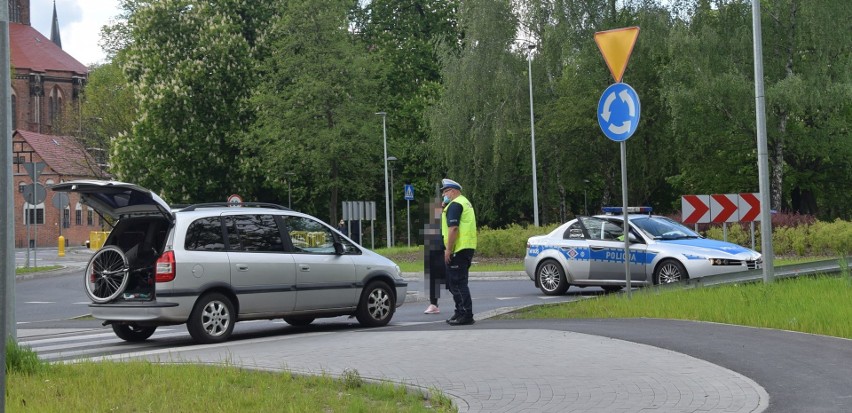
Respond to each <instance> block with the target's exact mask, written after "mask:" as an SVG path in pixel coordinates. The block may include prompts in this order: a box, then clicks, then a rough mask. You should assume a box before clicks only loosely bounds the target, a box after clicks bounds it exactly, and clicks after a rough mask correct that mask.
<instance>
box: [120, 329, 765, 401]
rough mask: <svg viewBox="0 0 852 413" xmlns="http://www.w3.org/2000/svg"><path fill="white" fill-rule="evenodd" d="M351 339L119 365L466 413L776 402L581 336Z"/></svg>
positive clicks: (460, 332) (685, 361) (644, 350)
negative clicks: (183, 368) (385, 388)
mask: <svg viewBox="0 0 852 413" xmlns="http://www.w3.org/2000/svg"><path fill="white" fill-rule="evenodd" d="M484 323H486V322H482V324H484ZM482 327H484V326H482ZM343 334H344V335H343V336H341V333H339V332H337V333H328V332H317V333H300V334H293V335H287V336H276V337H265V338H259V339H252V340H244V341H234V342H227V343H222V344H215V345H205V346H193V347H189V348H187V349H186V350H181V349H180V348H171V349H163V350H155V351H150V352H143V353H136V354H133V355H129V356H128V355H124V356H121V357H119V358H121V359H124V358H127V357H135V358H136V357H138V358H146V359H150V360H156V361H161V362H191V363H199V362H200V363H225V364H236V365H240V366H244V367H248V368H257V369H263V370H281V371H283V370H288V371H293V372H297V373H309V374H328V375H333V376H340V375H343V374H344V373H345V372H347V371H357V372H358V374H359V375H360V376H361V377H363V378H366V379H373V380H390V381H392V382H396V383H403V384H406V385H409V386H412V387H415V388H420V389H423V390H426V391H428V390H429V389H439V390H440V391H442V392H443V393H444V394H446V395H448V396H450V397H452V398H453V399H454V401H455V403H456V405H457V406H458V407H459V411H460V412H640V411H642V412H760V411H763V410H765V409H766V407H767V406H768V403H769V396H768V395H767V393H766V391H765V390H764V389H763V387H761V386H760V385H759V384H757V383H755V382H754V381H752V380H751V379H749V378H747V377H745V376H743V375H740V374H738V373H735V372H733V371H731V370H728V369H725V368H722V367H719V366H716V365H714V364H711V363H708V362H706V361H703V360H699V359H696V358H693V357H690V356H687V355H684V354H681V353H677V352H673V351H669V350H664V349H659V348H656V347H651V346H647V345H642V344H635V343H631V342H627V341H622V340H616V339H610V338H605V337H599V336H593V335H587V334H581V333H573V332H566V331H555V330H546V329H509V330H504V329H487V328H482V329H479V328H478V329H450V328H447V329H442V330H435V331H399V330H397V331H394V328H392V327H391V328H387V329H383V330H382V331H376V330H372V331H365V330H354V331H351V332H346V333H343ZM332 337H333V338H334V340H330V338H332ZM449 348H454V349H458V350H457V351H448V350H447V349H449ZM572 350H574V351H572Z"/></svg>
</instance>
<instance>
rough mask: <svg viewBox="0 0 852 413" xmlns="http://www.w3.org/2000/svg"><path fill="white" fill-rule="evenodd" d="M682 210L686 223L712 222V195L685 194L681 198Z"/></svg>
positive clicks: (683, 219)
mask: <svg viewBox="0 0 852 413" xmlns="http://www.w3.org/2000/svg"><path fill="white" fill-rule="evenodd" d="M681 211H683V215H682V217H681V219H682V221H683V223H684V224H706V223H708V222H710V195H684V196H683V197H682V198H681Z"/></svg>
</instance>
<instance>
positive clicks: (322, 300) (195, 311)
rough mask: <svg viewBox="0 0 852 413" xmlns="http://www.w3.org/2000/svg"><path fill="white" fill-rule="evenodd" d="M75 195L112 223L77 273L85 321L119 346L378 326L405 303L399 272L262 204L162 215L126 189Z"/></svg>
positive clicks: (332, 233)
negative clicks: (281, 324) (257, 324)
mask: <svg viewBox="0 0 852 413" xmlns="http://www.w3.org/2000/svg"><path fill="white" fill-rule="evenodd" d="M52 189H53V190H54V191H57V192H75V193H78V194H80V198H81V201H82V202H83V203H85V204H87V205H89V206H91V207H92V208H94V209H95V210H96V211H97V212H98V213H99V214H101V215H103V216H104V217H105V218H107V221H109V222H112V223H113V225H114V227H113V229H112V231H110V234H109V236H108V237H107V239H106V241H105V243H104V246H103V248H101V249H99V250H98V251H97V252H96V253H95V254H94V255H93V256H92V258H91V259H90V260H89V264H88V266H87V267H86V272H85V274H84V276H85V280H84V284H85V289H86V294H87V295H88V296H89V298H90V299H91V300H92V304H89V307H90V308H91V311H92V316H93V317H95V318H98V319H102V320H104V324H105V325H107V324H108V325H112V328H113V331H114V332H115V334H116V335H117V336H118V337H120V338H122V339H124V340H127V341H143V340H146V339H148V338H149V337H151V335H152V334H154V331H155V330H156V328H157V327H158V326H163V325H175V324H184V323H186V325H187V329H188V330H189V333H190V334H191V335H192V337H193V339H195V340H196V341H197V342H201V343H215V342H221V341H225V340H227V339H228V337H229V336H230V335H231V333H232V331H233V329H234V323H235V322H237V321H245V320H259V319H276V318H283V319H284V321H286V322H287V323H289V324H291V325H296V326H304V325H308V324H310V323H311V322H313V321H314V320H315V319H317V318H324V317H338V316H346V315H348V316H354V317H355V318H357V320H358V322H359V323H360V324H361V325H364V326H368V327H378V326H384V325H386V324H388V322H390V320H391V318H392V317H393V314H394V312H395V310H396V308H397V307H399V306H401V305H402V304H403V303H404V302H405V295H406V290H407V283H406V282H405V280H403V278H402V273H401V271H400V269H399V266H398V265H396V264H394V263H393V262H392V261H390V260H389V259H387V258H385V257H383V256H381V255H378V254H376V253H374V252H372V251H370V250H367V249H365V248H363V247H361V246H360V245H358V244H357V243H356V242H354V241H352V240H351V239H349V238H347V237H346V236H344V235H343V234H341V233H340V232H338V231H337V230H335V229H333V228H332V227H331V226H329V225H327V224H326V223H324V222H322V221H320V220H319V219H317V218H314V217H312V216H310V215H307V214H302V213H299V212H295V211H291V210H289V209H287V208H284V207H281V206H278V205H274V204H263V203H243V204H227V203H210V204H196V205H190V206H185V207H182V208H177V209H173V208H171V207H169V205H168V204H166V203H165V202H164V201H163V200H162V199H161V198H160V197H159V196H157V195H156V194H154V193H152V192H151V191H149V190H147V189H145V188H142V187H139V186H137V185H133V184H129V183H124V182H116V181H97V180H79V181H69V182H63V183H60V184H57V185H54V186H53V187H52Z"/></svg>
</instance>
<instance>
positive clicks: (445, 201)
mask: <svg viewBox="0 0 852 413" xmlns="http://www.w3.org/2000/svg"><path fill="white" fill-rule="evenodd" d="M443 201H444V203H445V204H449V203H450V197H448V196H446V195H444V200H443Z"/></svg>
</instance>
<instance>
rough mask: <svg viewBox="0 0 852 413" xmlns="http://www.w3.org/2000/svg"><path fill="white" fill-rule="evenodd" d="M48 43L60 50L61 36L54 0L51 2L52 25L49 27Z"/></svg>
mask: <svg viewBox="0 0 852 413" xmlns="http://www.w3.org/2000/svg"><path fill="white" fill-rule="evenodd" d="M50 41H52V42H53V43H56V45H57V46H59V48H60V49H61V48H62V36H60V35H59V18H58V17H56V0H53V24H51V25H50Z"/></svg>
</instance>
